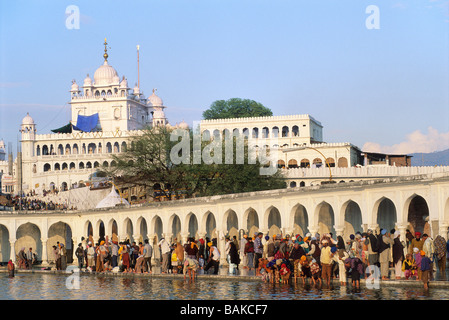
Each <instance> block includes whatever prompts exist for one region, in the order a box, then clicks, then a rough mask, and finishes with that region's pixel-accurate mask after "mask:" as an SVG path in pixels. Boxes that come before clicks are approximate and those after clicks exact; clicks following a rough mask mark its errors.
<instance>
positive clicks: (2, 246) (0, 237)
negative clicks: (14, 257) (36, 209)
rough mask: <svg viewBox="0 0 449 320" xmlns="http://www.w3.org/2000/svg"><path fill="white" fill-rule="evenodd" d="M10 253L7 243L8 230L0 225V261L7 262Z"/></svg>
mask: <svg viewBox="0 0 449 320" xmlns="http://www.w3.org/2000/svg"><path fill="white" fill-rule="evenodd" d="M10 255H11V246H10V244H9V230H8V229H7V228H6V227H5V226H4V225H2V224H1V225H0V262H8V261H9V258H10Z"/></svg>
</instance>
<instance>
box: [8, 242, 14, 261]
mask: <svg viewBox="0 0 449 320" xmlns="http://www.w3.org/2000/svg"><path fill="white" fill-rule="evenodd" d="M15 244H16V239H9V245H10V246H11V249H10V254H9V259H11V261H12V262H16V250H15V248H14V245H15Z"/></svg>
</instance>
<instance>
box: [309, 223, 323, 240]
mask: <svg viewBox="0 0 449 320" xmlns="http://www.w3.org/2000/svg"><path fill="white" fill-rule="evenodd" d="M309 232H310V234H311V235H312V237H315V234H316V233H317V232H318V226H310V227H309ZM320 236H322V235H321V234H320ZM317 240H318V239H317Z"/></svg>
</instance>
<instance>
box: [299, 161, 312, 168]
mask: <svg viewBox="0 0 449 320" xmlns="http://www.w3.org/2000/svg"><path fill="white" fill-rule="evenodd" d="M300 167H301V168H310V161H309V159H302V160H301V163H300Z"/></svg>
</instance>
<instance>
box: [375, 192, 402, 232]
mask: <svg viewBox="0 0 449 320" xmlns="http://www.w3.org/2000/svg"><path fill="white" fill-rule="evenodd" d="M373 219H375V220H374V221H373V222H375V223H377V225H378V226H379V228H381V229H386V230H387V231H390V230H391V229H393V228H394V227H395V224H396V222H397V214H396V206H395V204H394V202H393V201H392V200H391V199H389V198H387V197H381V198H380V199H378V200H377V201H376V202H375V204H374V208H373Z"/></svg>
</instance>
